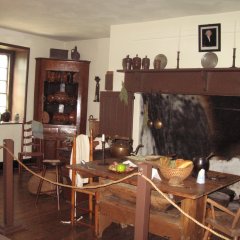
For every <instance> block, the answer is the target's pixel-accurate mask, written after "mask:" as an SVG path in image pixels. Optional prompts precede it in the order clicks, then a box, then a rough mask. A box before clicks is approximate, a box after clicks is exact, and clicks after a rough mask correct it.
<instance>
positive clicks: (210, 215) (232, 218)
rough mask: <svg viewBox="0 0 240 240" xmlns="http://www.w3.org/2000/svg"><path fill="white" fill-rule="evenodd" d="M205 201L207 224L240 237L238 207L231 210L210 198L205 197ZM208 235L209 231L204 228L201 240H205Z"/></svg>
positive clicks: (218, 230)
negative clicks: (234, 210) (206, 204)
mask: <svg viewBox="0 0 240 240" xmlns="http://www.w3.org/2000/svg"><path fill="white" fill-rule="evenodd" d="M207 203H208V206H207V216H206V219H205V223H206V224H207V226H208V227H209V228H211V229H214V230H216V231H217V232H219V233H223V234H224V235H227V236H229V237H231V238H233V239H234V240H237V239H238V238H239V237H240V221H239V218H240V208H239V209H238V210H237V211H236V212H233V211H230V210H229V209H228V208H226V207H224V206H222V205H220V204H219V203H217V202H215V201H213V200H212V199H210V198H208V199H207ZM209 207H210V208H209ZM209 236H210V231H208V230H206V231H205V234H204V238H203V240H207V239H208V237H209Z"/></svg>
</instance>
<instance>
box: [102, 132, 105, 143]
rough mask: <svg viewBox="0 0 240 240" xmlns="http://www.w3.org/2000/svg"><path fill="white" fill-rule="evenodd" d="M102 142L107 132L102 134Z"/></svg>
mask: <svg viewBox="0 0 240 240" xmlns="http://www.w3.org/2000/svg"><path fill="white" fill-rule="evenodd" d="M102 142H105V134H102Z"/></svg>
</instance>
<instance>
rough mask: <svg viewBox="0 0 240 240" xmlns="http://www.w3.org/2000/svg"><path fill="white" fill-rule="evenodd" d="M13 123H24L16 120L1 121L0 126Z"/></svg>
mask: <svg viewBox="0 0 240 240" xmlns="http://www.w3.org/2000/svg"><path fill="white" fill-rule="evenodd" d="M12 124H22V122H15V121H9V122H3V121H0V126H4V125H12Z"/></svg>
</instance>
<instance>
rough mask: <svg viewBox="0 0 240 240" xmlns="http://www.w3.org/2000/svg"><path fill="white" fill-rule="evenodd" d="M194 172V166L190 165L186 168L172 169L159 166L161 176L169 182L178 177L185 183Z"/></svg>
mask: <svg viewBox="0 0 240 240" xmlns="http://www.w3.org/2000/svg"><path fill="white" fill-rule="evenodd" d="M192 170H193V164H191V165H189V166H188V167H186V168H170V167H165V166H164V167H163V166H159V171H160V173H161V175H162V176H163V177H164V178H165V179H168V180H169V179H171V178H173V177H177V178H179V180H181V181H183V180H184V179H186V178H187V177H188V176H189V175H190V174H191V172H192Z"/></svg>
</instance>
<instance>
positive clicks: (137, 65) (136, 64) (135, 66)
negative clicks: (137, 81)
mask: <svg viewBox="0 0 240 240" xmlns="http://www.w3.org/2000/svg"><path fill="white" fill-rule="evenodd" d="M141 63H142V60H141V58H140V57H138V55H136V57H134V58H133V63H132V68H133V70H140V69H141Z"/></svg>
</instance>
